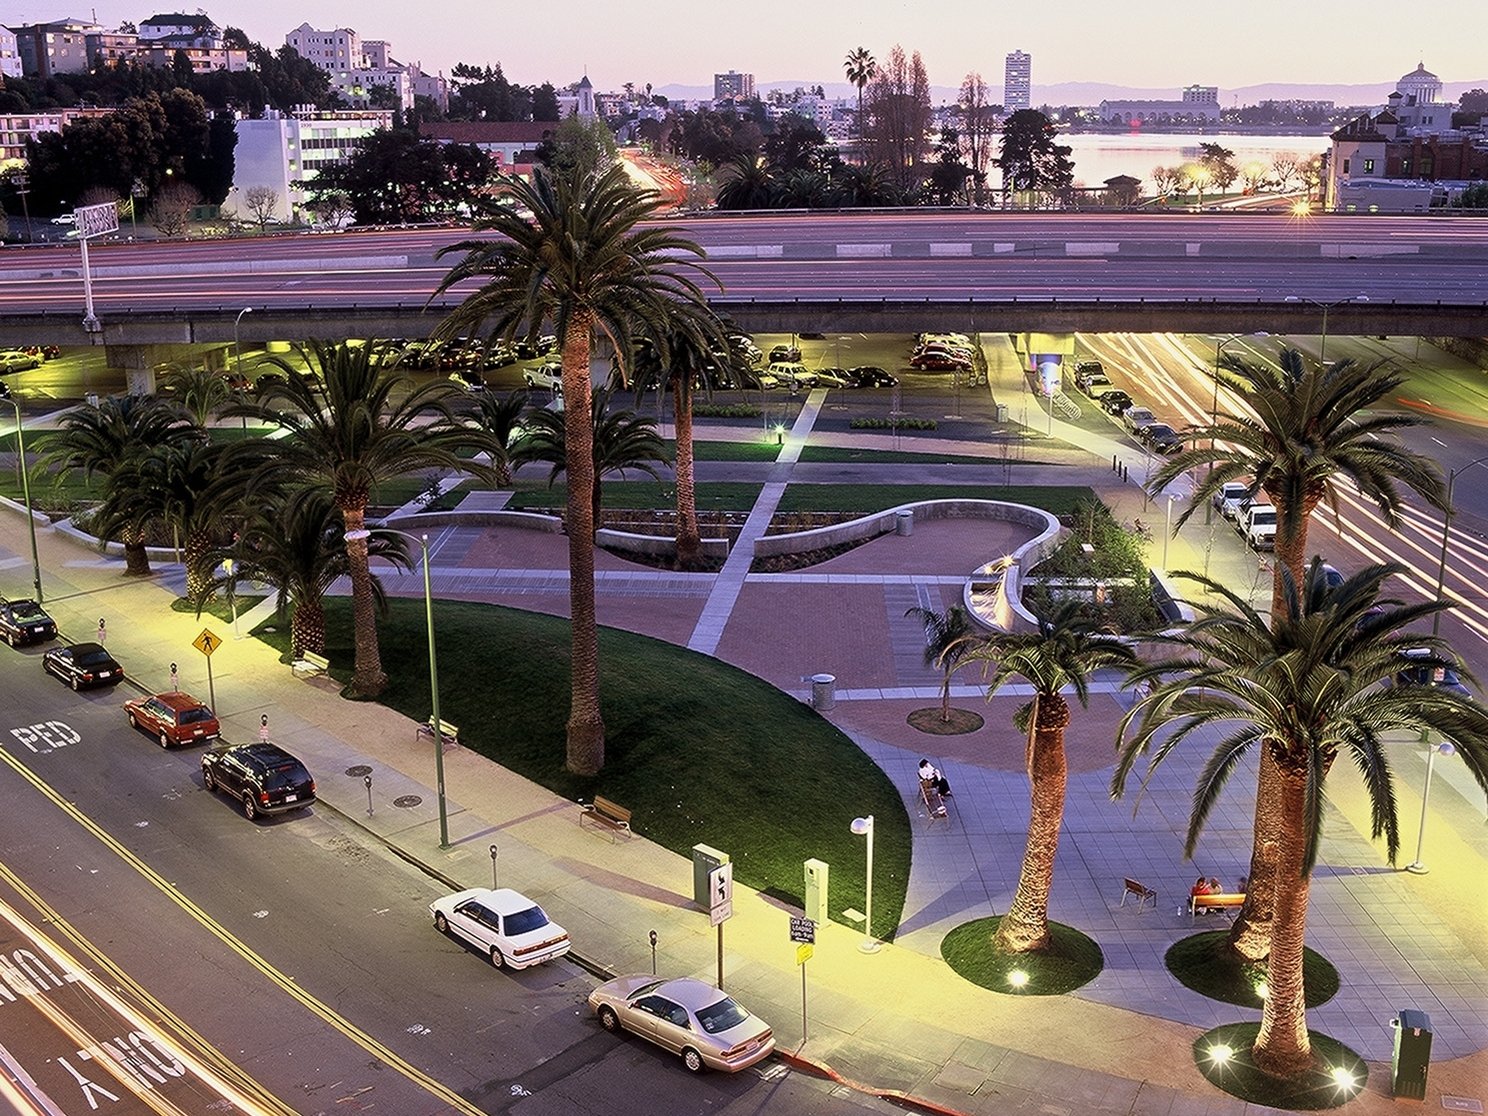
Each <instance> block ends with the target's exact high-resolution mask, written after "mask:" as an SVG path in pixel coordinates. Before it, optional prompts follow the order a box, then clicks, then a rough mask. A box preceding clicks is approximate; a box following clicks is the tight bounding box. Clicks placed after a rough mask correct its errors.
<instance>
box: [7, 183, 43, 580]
mask: <svg viewBox="0 0 1488 1116" xmlns="http://www.w3.org/2000/svg"><path fill="white" fill-rule="evenodd" d="M10 181H11V183H12V184H14V186H15V192H16V196H17V197H19V198H20V199H21V216H22V217H23V218H24V219H25V222H26V243H27V244H30V243H31V209H30V207H29V206H28V205H27V204H26V195H27V194H29V193H30V192H31V190H30V186H31V180H30V179H29V178H27V177H26V175H25V172H22V173H20V174H16V175H12V176H11V179H10ZM37 603H38V604H40V603H41V602H40V601H38V602H37Z"/></svg>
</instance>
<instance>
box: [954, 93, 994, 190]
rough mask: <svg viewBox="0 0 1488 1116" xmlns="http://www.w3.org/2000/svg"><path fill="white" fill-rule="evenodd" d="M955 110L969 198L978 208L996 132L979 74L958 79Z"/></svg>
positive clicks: (992, 114)
mask: <svg viewBox="0 0 1488 1116" xmlns="http://www.w3.org/2000/svg"><path fill="white" fill-rule="evenodd" d="M956 108H957V110H958V112H959V115H960V117H961V130H960V131H961V152H962V158H963V159H964V160H965V162H966V163H967V165H968V166H970V168H971V188H972V197H973V199H974V200H975V201H976V204H977V205H981V204H982V194H983V190H984V189H985V188H986V185H987V170H988V168H989V167H990V166H991V160H992V135H993V132H994V131H995V129H996V124H995V122H994V121H995V119H996V118H995V115H994V113H993V106H992V105H991V104H990V103H989V102H988V100H987V83H986V82H985V81H984V80H983V79H982V75H981V74H979V73H976V72H972V73H969V74H967V75H966V77H965V78H963V79H962V81H961V97H960V100H959V101H958V102H957V104H956Z"/></svg>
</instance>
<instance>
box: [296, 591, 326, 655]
mask: <svg viewBox="0 0 1488 1116" xmlns="http://www.w3.org/2000/svg"><path fill="white" fill-rule="evenodd" d="M290 608H291V610H292V611H291V614H290V621H289V647H290V655H291V657H292V658H296V659H298V658H299V657H300V655H302V654H303V653H304V652H306V651H312V652H314V653H315V654H317V655H320V654H324V653H325V606H324V605H323V604H322V603H321V602H320V600H319V599H316V598H310V599H307V600H303V601H298V600H297V601H295V602H294V604H292V605H291V606H290Z"/></svg>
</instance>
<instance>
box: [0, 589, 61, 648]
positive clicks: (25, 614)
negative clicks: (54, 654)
mask: <svg viewBox="0 0 1488 1116" xmlns="http://www.w3.org/2000/svg"><path fill="white" fill-rule="evenodd" d="M0 636H3V637H4V638H5V642H6V643H8V644H10V645H11V646H12V647H20V646H21V645H22V644H26V643H45V642H46V641H47V640H49V639H56V638H57V622H56V621H55V620H53V619H52V618H51V617H50V616H48V615H47V614H46V610H45V609H43V608H42V607H41V605H39V604H37V603H36V602H35V601H33V600H31V599H30V598H25V599H23V600H17V601H7V600H0Z"/></svg>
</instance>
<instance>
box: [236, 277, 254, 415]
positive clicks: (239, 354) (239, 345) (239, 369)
mask: <svg viewBox="0 0 1488 1116" xmlns="http://www.w3.org/2000/svg"><path fill="white" fill-rule="evenodd" d="M251 313H253V307H251V306H245V307H243V309H241V310H239V311H238V316H237V317H236V318H234V319H233V371H234V372H236V373H237V374H238V375H239V376H242V375H243V341H242V338H241V337H240V336H239V327H240V326H241V325H242V324H243V315H244V314H251ZM239 417H240V418H242V420H243V429H244V430H247V429H248V416H247V415H246V414H244V415H241V416H239Z"/></svg>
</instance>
